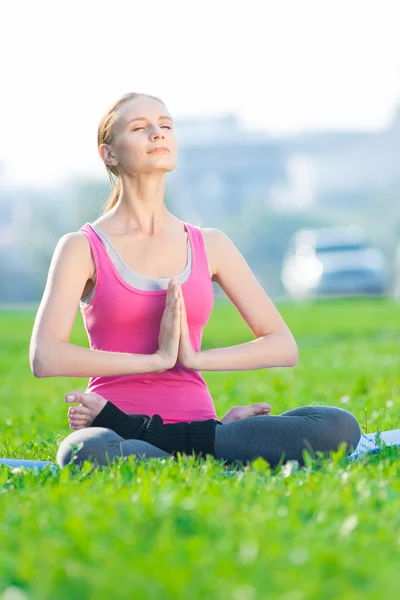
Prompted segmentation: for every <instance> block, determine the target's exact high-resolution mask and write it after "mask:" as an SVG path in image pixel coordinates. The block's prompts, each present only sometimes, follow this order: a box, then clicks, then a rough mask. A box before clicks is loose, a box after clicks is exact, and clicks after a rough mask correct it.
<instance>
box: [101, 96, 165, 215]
mask: <svg viewBox="0 0 400 600" xmlns="http://www.w3.org/2000/svg"><path fill="white" fill-rule="evenodd" d="M140 96H145V97H146V98H153V100H157V101H158V102H161V104H164V102H163V101H162V100H161V98H158V97H157V96H151V95H150V94H142V93H140V92H130V93H128V94H124V95H123V96H121V97H120V98H119V99H118V100H117V101H116V102H114V104H113V105H112V106H111V107H110V108H109V109H108V111H107V112H106V114H105V115H104V116H103V117H102V118H101V120H100V123H99V127H98V131H97V144H98V146H100V145H101V144H110V143H111V139H112V137H111V130H112V126H113V125H114V123H115V121H116V120H117V118H118V113H117V110H118V108H120V106H122V104H124V103H125V102H128V100H134V99H135V98H138V97H140ZM164 106H165V104H164ZM106 169H107V174H108V178H109V180H110V184H111V188H112V191H111V194H110V195H109V196H108V198H106V200H105V206H104V208H103V212H102V214H103V215H104V214H105V213H106V212H108V211H109V210H111V208H112V207H113V206H115V204H116V203H117V202H118V199H119V195H120V193H121V180H120V178H119V175H118V171H117V169H116V168H115V167H109V166H108V165H106ZM112 175H115V177H116V179H117V181H116V182H115V181H114V180H113V177H112Z"/></svg>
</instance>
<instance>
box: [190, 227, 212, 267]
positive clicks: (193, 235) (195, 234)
mask: <svg viewBox="0 0 400 600" xmlns="http://www.w3.org/2000/svg"><path fill="white" fill-rule="evenodd" d="M185 225H186V227H187V228H188V231H189V233H190V240H191V242H192V245H193V252H194V255H195V257H194V261H193V263H194V265H195V268H196V269H197V270H198V271H199V272H200V274H201V275H203V276H204V275H205V274H207V276H208V277H209V273H210V272H209V267H208V259H207V252H206V246H205V243H204V237H203V233H202V231H201V229H200V227H199V226H198V225H192V224H191V223H186V222H185Z"/></svg>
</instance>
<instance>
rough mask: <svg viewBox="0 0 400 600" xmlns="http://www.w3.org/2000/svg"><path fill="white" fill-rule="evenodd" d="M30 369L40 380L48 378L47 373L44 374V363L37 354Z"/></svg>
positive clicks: (31, 362) (32, 359)
mask: <svg viewBox="0 0 400 600" xmlns="http://www.w3.org/2000/svg"><path fill="white" fill-rule="evenodd" d="M30 367H31V371H32V373H33V375H34V376H35V377H37V378H38V379H41V378H42V377H47V375H46V373H44V371H43V361H42V360H41V359H40V357H39V356H38V355H37V354H36V355H35V356H33V358H31V360H30Z"/></svg>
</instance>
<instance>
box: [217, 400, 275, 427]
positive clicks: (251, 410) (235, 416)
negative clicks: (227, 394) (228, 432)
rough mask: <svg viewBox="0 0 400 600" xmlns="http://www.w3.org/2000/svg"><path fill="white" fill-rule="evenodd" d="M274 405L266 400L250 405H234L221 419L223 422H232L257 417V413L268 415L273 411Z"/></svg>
mask: <svg viewBox="0 0 400 600" xmlns="http://www.w3.org/2000/svg"><path fill="white" fill-rule="evenodd" d="M271 410H272V406H271V405H270V404H266V403H265V402H256V403H255V404H250V405H249V406H234V407H233V408H231V409H230V411H229V412H228V413H227V414H226V415H225V416H224V418H223V419H221V422H222V423H232V422H233V421H240V420H241V419H248V418H249V417H255V416H257V415H264V416H268V415H269V414H270V413H271Z"/></svg>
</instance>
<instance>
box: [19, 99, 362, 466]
mask: <svg viewBox="0 0 400 600" xmlns="http://www.w3.org/2000/svg"><path fill="white" fill-rule="evenodd" d="M98 148H99V153H100V155H101V158H102V160H103V161H104V164H105V166H106V169H107V172H108V175H109V177H110V181H111V184H112V185H113V186H114V188H113V191H112V194H111V197H110V198H109V201H108V203H107V205H106V207H105V209H104V211H103V214H102V215H101V217H100V218H98V219H97V220H96V221H95V222H93V223H85V224H84V225H83V226H82V227H81V228H80V230H79V231H77V232H73V233H68V234H66V235H64V236H63V237H62V238H61V239H60V240H59V242H58V244H57V246H56V249H55V251H54V255H53V258H52V262H51V265H50V269H49V276H48V280H47V284H46V289H45V292H44V295H43V298H42V301H41V304H40V306H39V309H38V313H37V316H36V320H35V324H34V328H33V333H32V339H31V346H30V363H31V369H32V371H33V373H34V374H35V375H36V376H37V377H54V376H63V377H90V379H89V383H88V386H87V389H86V391H85V392H81V391H79V390H73V391H71V392H69V393H68V394H66V396H65V400H66V401H70V400H69V397H70V396H73V398H72V402H73V403H75V404H78V406H70V408H69V410H68V418H69V423H70V426H71V428H72V429H74V431H73V432H72V433H71V434H70V435H68V436H67V437H66V438H65V439H64V440H63V442H62V443H61V445H60V447H59V450H58V453H57V463H58V464H59V466H61V467H63V466H65V465H66V464H68V463H69V462H71V461H73V462H74V463H76V464H80V463H81V462H82V461H83V460H86V459H89V460H93V461H94V462H96V463H97V464H99V465H106V464H108V462H109V461H112V460H114V459H116V458H118V457H120V456H129V455H136V456H137V457H138V458H150V457H162V456H175V455H176V453H177V452H178V451H180V452H182V453H188V454H191V453H192V452H194V453H195V454H196V455H198V456H206V455H207V454H211V455H213V456H215V457H216V458H219V459H222V460H224V461H227V462H228V463H230V462H233V461H236V460H239V461H243V462H247V461H249V460H252V459H254V458H256V457H257V456H262V457H264V458H265V459H266V460H268V462H269V463H270V464H271V465H276V464H278V463H279V462H280V461H281V460H282V462H286V461H287V460H289V459H296V460H298V461H299V462H300V463H301V464H303V450H304V449H306V450H308V451H309V452H311V453H312V452H313V451H314V452H315V451H321V452H326V453H328V452H329V451H331V450H336V449H337V448H338V446H339V445H340V444H341V443H342V442H344V443H346V444H347V446H348V447H349V451H352V449H354V448H355V447H356V446H357V444H358V441H359V439H360V435H361V432H360V427H359V425H358V422H357V420H356V418H355V417H354V416H353V415H352V414H351V413H349V412H348V411H346V410H344V409H341V408H336V407H331V406H303V407H300V408H296V409H294V410H290V411H288V412H285V413H282V414H281V415H277V416H272V415H271V414H270V412H271V406H270V405H269V404H267V403H265V402H258V403H255V404H252V405H251V406H240V407H234V408H232V409H231V410H230V411H229V412H228V414H227V415H225V417H223V419H222V420H221V421H220V420H219V419H218V416H217V414H216V411H215V406H214V402H213V399H212V397H211V395H210V393H209V390H208V388H207V385H206V382H205V380H204V379H203V377H202V376H201V374H200V372H201V371H209V370H212V371H237V370H248V369H263V368H268V367H283V366H285V367H293V366H295V365H296V364H297V361H298V349H297V345H296V342H295V340H294V338H293V335H292V334H291V332H290V330H289V329H288V327H287V325H286V324H285V322H284V320H283V319H282V317H281V315H280V314H279V312H278V310H277V309H276V307H275V306H274V304H273V303H272V301H271V300H270V299H269V297H268V296H267V294H266V293H265V292H264V290H263V289H262V287H261V286H260V285H259V284H258V282H257V280H256V278H255V276H254V274H253V273H252V271H251V269H250V268H249V266H248V264H247V262H246V261H245V260H244V258H243V256H242V255H241V254H240V252H239V251H238V250H237V248H236V247H235V245H234V244H233V242H232V241H231V240H230V238H229V237H228V236H227V235H226V234H225V233H223V232H222V231H220V230H218V229H214V228H200V227H199V226H197V225H192V224H190V223H186V222H183V221H181V220H179V219H178V218H177V217H175V216H174V215H172V214H171V212H170V211H169V210H168V209H167V207H166V205H165V197H164V196H165V174H166V173H168V172H169V171H172V170H173V169H174V168H175V167H176V165H177V150H178V144H177V136H176V133H175V129H174V121H173V118H172V116H171V114H170V113H169V111H168V110H167V108H166V106H165V104H164V103H163V101H162V100H161V99H160V98H157V97H155V96H151V95H147V94H138V93H130V94H126V95H124V96H123V97H121V98H120V99H119V100H118V101H117V102H116V103H115V104H114V105H113V106H111V107H110V108H109V110H108V111H107V113H106V114H105V115H104V116H103V118H102V119H101V122H100V124H99V130H98ZM113 177H114V178H116V183H115V181H114V180H113ZM213 281H215V282H217V283H218V284H219V285H220V286H221V288H222V289H223V290H224V292H225V293H226V295H227V296H228V297H229V299H230V300H231V301H232V303H233V304H234V306H235V307H236V308H237V310H238V311H239V312H240V314H241V315H242V317H243V319H244V320H245V321H246V323H247V324H248V326H249V328H250V329H251V331H252V333H253V334H254V336H255V339H254V340H252V341H250V342H247V343H244V344H239V345H236V346H232V347H228V348H217V349H211V350H205V351H202V350H201V339H202V333H203V329H204V326H205V325H206V323H207V321H208V318H209V316H210V314H211V311H212V308H213V302H214V294H213V284H212V282H213ZM78 306H79V307H80V309H81V312H82V316H83V320H84V323H85V328H86V331H87V334H88V338H89V342H90V349H88V348H82V347H79V346H76V345H73V344H71V343H69V341H68V340H69V337H70V332H71V328H72V325H73V323H74V320H75V317H76V311H77V309H78ZM76 447H79V449H78V451H77V452H76V451H74V448H75V449H76Z"/></svg>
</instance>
